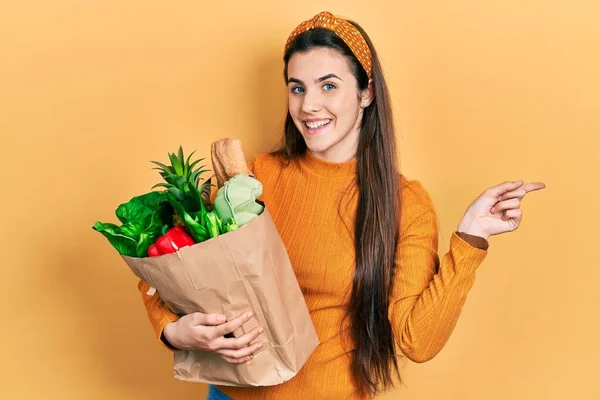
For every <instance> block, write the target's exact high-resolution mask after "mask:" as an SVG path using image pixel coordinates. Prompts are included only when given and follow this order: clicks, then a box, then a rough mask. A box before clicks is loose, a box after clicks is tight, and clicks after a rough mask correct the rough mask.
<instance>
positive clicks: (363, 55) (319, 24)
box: [285, 11, 373, 79]
mask: <svg viewBox="0 0 600 400" xmlns="http://www.w3.org/2000/svg"><path fill="white" fill-rule="evenodd" d="M314 28H325V29H329V30H330V31H333V32H335V33H336V34H337V35H338V36H339V37H340V38H341V39H342V40H343V41H344V43H346V45H348V47H350V50H352V53H354V55H355V56H356V58H357V59H358V61H359V62H360V64H361V65H362V67H363V68H364V69H365V71H366V72H367V75H368V76H369V79H371V78H372V77H373V76H372V75H373V71H372V69H373V63H372V60H371V50H370V49H369V46H368V45H367V41H366V40H365V38H364V37H363V36H362V35H361V34H360V32H359V31H358V29H356V27H355V26H354V25H352V24H351V23H350V22H348V21H346V20H344V19H341V18H336V17H335V16H334V15H333V14H331V13H330V12H327V11H323V12H321V13H319V14H317V15H315V16H314V17H312V18H311V19H309V20H307V21H304V22H302V23H301V24H300V25H298V26H297V27H296V29H294V31H293V32H292V33H291V34H290V36H289V37H288V40H287V42H286V43H285V51H287V50H288V48H289V46H290V44H291V43H292V41H293V40H294V39H295V38H296V36H298V35H300V34H301V33H304V32H306V31H308V30H310V29H314Z"/></svg>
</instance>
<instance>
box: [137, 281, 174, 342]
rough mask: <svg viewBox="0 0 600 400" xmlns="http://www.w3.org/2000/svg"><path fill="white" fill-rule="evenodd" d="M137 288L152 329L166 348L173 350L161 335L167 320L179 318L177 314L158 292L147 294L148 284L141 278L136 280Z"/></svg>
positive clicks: (171, 320)
mask: <svg viewBox="0 0 600 400" xmlns="http://www.w3.org/2000/svg"><path fill="white" fill-rule="evenodd" d="M138 289H139V291H140V294H141V295H142V301H143V302H144V306H145V307H146V313H147V314H148V319H149V320H150V324H151V325H152V328H153V329H154V333H155V334H156V337H157V339H158V340H159V341H160V342H161V343H162V344H163V345H164V346H165V347H167V348H168V349H170V350H174V348H173V347H172V346H171V345H170V344H169V342H167V340H166V339H165V338H164V336H163V330H164V329H165V326H166V325H167V324H168V323H169V322H174V321H177V320H178V319H179V317H178V316H177V314H175V313H173V312H172V311H171V310H170V309H169V307H167V305H166V304H165V302H164V301H162V300H161V298H160V297H159V296H158V293H156V292H154V293H152V294H148V291H149V289H150V285H148V283H146V282H145V281H143V280H140V281H139V282H138Z"/></svg>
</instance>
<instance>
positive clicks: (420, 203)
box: [400, 175, 437, 227]
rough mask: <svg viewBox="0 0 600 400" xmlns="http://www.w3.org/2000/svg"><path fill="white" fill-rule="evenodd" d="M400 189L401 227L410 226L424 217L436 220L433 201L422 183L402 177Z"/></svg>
mask: <svg viewBox="0 0 600 400" xmlns="http://www.w3.org/2000/svg"><path fill="white" fill-rule="evenodd" d="M400 189H401V196H400V216H401V220H402V223H401V226H404V227H407V226H410V225H411V224H412V223H413V222H415V221H416V220H418V219H422V218H423V217H427V218H429V219H432V220H436V218H437V217H436V212H435V205H434V203H433V199H432V198H431V195H430V194H429V191H428V190H427V189H426V188H425V187H424V186H423V184H422V183H421V181H419V180H417V179H409V178H407V177H406V176H404V175H400Z"/></svg>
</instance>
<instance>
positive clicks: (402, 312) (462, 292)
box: [389, 181, 487, 362]
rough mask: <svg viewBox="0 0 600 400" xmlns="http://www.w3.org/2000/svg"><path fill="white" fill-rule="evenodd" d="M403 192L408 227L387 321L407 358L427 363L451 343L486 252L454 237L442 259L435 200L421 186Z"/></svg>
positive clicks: (398, 258)
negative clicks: (451, 336) (439, 254)
mask: <svg viewBox="0 0 600 400" xmlns="http://www.w3.org/2000/svg"><path fill="white" fill-rule="evenodd" d="M405 192H406V195H405V196H403V204H406V205H405V206H403V208H404V209H403V210H402V213H403V214H402V215H403V217H402V222H403V224H405V226H403V227H402V226H401V236H400V237H401V239H400V242H399V247H398V251H397V256H396V274H395V278H394V288H393V291H392V297H391V301H390V306H389V318H390V322H391V324H392V326H393V330H394V335H395V337H396V341H397V343H398V345H399V347H400V349H401V351H402V352H403V353H404V355H406V357H408V358H409V359H411V360H413V361H415V362H425V361H428V360H430V359H431V358H433V357H434V356H435V355H436V354H437V353H438V352H439V351H440V350H441V349H442V347H443V346H444V345H445V343H446V342H447V341H448V338H449V337H450V334H451V333H452V331H453V329H454V327H455V325H456V323H457V320H458V317H459V315H460V313H461V310H462V307H463V305H464V303H465V301H466V298H467V293H468V292H469V290H470V288H471V287H472V285H473V282H474V280H475V271H476V270H477V267H478V266H479V265H480V264H481V263H482V262H483V260H484V259H485V257H486V255H487V246H485V249H482V248H478V247H476V246H473V245H472V244H471V243H469V242H468V241H467V240H465V238H464V237H465V236H463V237H461V235H460V234H459V233H458V232H453V233H452V237H451V238H450V248H449V251H448V252H447V253H446V254H445V255H443V257H442V258H441V259H440V257H439V256H438V223H437V217H436V214H435V210H434V207H433V204H432V201H431V198H430V197H429V195H428V194H427V192H426V191H425V189H423V187H422V186H421V184H420V183H419V182H418V181H414V183H412V184H411V186H410V189H409V190H407V191H405ZM480 239H483V238H480ZM483 240H485V239H483Z"/></svg>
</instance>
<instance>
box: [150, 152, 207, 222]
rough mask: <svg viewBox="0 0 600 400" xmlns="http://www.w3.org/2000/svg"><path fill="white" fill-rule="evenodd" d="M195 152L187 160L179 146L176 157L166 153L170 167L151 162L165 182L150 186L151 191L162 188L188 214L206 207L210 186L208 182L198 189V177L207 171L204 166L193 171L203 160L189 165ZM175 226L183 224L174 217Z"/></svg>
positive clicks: (173, 154)
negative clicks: (171, 195) (172, 196)
mask: <svg viewBox="0 0 600 400" xmlns="http://www.w3.org/2000/svg"><path fill="white" fill-rule="evenodd" d="M194 152H195V151H193V152H192V153H191V154H190V155H189V156H188V157H187V159H185V158H184V156H183V148H182V147H181V146H179V150H178V152H177V155H175V153H168V154H169V160H170V161H171V165H165V164H163V163H161V162H158V161H151V162H152V163H153V164H156V165H157V167H155V168H153V169H157V170H159V171H160V172H159V173H160V175H161V176H162V177H163V179H164V180H165V181H166V183H164V182H162V183H157V184H156V185H154V186H152V189H154V188H156V187H163V188H165V189H167V191H168V192H170V193H172V194H173V195H174V196H175V198H176V199H177V201H179V202H181V204H182V206H183V208H184V209H185V210H187V211H188V212H197V211H200V210H201V209H202V208H205V207H206V205H208V203H209V201H208V199H209V197H210V187H211V186H212V185H210V184H209V183H208V182H206V183H204V184H203V185H202V186H200V187H198V184H199V181H200V176H201V175H202V173H204V172H206V171H208V170H207V169H203V168H204V167H205V166H206V165H201V166H199V167H198V168H196V169H194V168H195V167H196V165H197V164H198V163H200V162H201V161H203V160H204V158H200V159H198V160H196V161H194V162H192V163H191V164H190V160H191V158H192V155H193V154H194ZM174 223H175V225H182V224H183V222H182V221H181V219H180V218H179V217H178V216H177V214H175V215H174Z"/></svg>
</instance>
